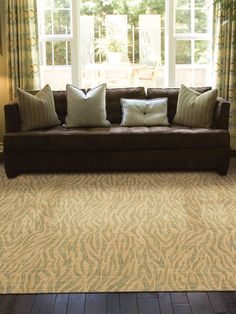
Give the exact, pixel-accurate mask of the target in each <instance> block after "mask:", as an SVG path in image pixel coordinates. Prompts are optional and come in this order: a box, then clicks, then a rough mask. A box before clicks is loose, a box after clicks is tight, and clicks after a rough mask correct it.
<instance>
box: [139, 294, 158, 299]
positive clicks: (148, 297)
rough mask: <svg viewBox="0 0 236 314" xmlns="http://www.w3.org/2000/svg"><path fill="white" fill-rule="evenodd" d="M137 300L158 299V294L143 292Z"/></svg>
mask: <svg viewBox="0 0 236 314" xmlns="http://www.w3.org/2000/svg"><path fill="white" fill-rule="evenodd" d="M137 298H138V299H156V298H157V294H156V292H150V293H146V292H142V293H137Z"/></svg>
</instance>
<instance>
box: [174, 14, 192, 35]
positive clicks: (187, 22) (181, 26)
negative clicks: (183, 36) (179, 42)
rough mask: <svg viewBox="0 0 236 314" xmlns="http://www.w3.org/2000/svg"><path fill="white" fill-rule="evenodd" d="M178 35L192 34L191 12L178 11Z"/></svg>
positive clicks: (176, 27) (176, 28) (176, 29)
mask: <svg viewBox="0 0 236 314" xmlns="http://www.w3.org/2000/svg"><path fill="white" fill-rule="evenodd" d="M175 31H176V33H190V32H191V11H190V10H179V9H177V10H176V24H175Z"/></svg>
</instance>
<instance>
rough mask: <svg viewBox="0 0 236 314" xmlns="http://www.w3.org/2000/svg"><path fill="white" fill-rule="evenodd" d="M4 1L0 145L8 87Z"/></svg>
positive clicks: (0, 12)
mask: <svg viewBox="0 0 236 314" xmlns="http://www.w3.org/2000/svg"><path fill="white" fill-rule="evenodd" d="M4 8H5V0H1V1H0V23H1V25H0V31H1V36H2V55H0V143H1V142H2V137H3V134H4V128H5V126H4V115H3V105H4V104H6V103H7V102H8V100H9V92H8V90H9V86H8V80H7V57H6V21H5V9H4Z"/></svg>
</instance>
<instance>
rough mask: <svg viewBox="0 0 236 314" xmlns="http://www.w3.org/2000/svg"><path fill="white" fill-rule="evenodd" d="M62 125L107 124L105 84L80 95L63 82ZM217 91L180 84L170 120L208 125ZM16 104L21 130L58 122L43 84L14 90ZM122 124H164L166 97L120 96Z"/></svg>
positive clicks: (79, 92)
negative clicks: (33, 91) (34, 91)
mask: <svg viewBox="0 0 236 314" xmlns="http://www.w3.org/2000/svg"><path fill="white" fill-rule="evenodd" d="M66 91H67V103H68V108H67V116H66V127H68V128H73V127H108V126H110V122H109V121H108V120H107V119H106V84H102V85H99V86H97V87H95V88H93V89H91V90H90V91H89V92H88V93H87V94H84V93H83V91H81V90H80V89H78V88H76V87H74V86H72V85H69V84H68V85H67V87H66ZM216 97H217V90H212V91H209V92H206V93H203V94H200V93H198V92H196V91H194V90H192V89H190V88H187V87H186V86H184V85H181V88H180V91H179V97H178V103H177V111H176V115H175V117H174V120H173V123H174V124H179V125H185V126H189V127H202V128H209V127H210V126H211V124H212V119H213V114H214V108H215V103H216ZM18 103H19V112H20V119H21V129H22V130H23V131H27V130H32V129H40V128H47V127H52V126H56V125H59V124H60V120H59V119H58V117H57V114H56V111H55V104H54V98H53V93H52V90H51V88H50V86H49V85H46V86H45V87H44V88H43V89H42V90H41V91H40V92H38V93H37V94H36V95H32V94H30V93H27V92H25V91H24V90H22V89H20V88H19V89H18ZM121 106H122V121H121V125H122V126H154V125H168V124H169V123H168V118H167V98H159V99H149V100H147V99H142V100H141V99H121Z"/></svg>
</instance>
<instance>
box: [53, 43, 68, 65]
mask: <svg viewBox="0 0 236 314" xmlns="http://www.w3.org/2000/svg"><path fill="white" fill-rule="evenodd" d="M54 65H66V42H65V41H55V42H54Z"/></svg>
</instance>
